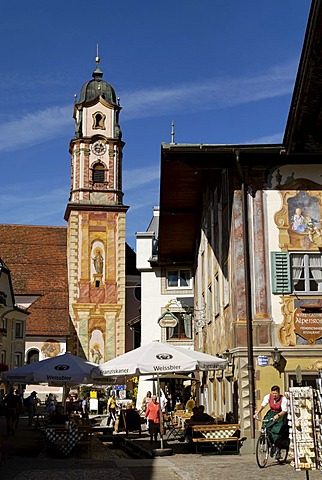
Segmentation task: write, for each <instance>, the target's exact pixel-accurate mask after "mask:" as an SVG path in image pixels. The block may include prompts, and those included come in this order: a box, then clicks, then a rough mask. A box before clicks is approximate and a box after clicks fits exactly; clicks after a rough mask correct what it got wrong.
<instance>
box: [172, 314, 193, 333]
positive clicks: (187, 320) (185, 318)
mask: <svg viewBox="0 0 322 480" xmlns="http://www.w3.org/2000/svg"><path fill="white" fill-rule="evenodd" d="M171 313H172V314H173V315H175V316H176V317H177V319H178V323H177V325H176V326H175V327H168V328H167V340H177V339H181V340H184V339H191V338H192V319H191V313H186V312H182V313H181V312H171Z"/></svg>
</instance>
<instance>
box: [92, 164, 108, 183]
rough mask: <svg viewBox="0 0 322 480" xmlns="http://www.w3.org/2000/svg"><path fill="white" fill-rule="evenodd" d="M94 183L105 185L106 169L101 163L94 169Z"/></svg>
mask: <svg viewBox="0 0 322 480" xmlns="http://www.w3.org/2000/svg"><path fill="white" fill-rule="evenodd" d="M92 180H93V183H103V182H104V180H105V168H104V165H102V164H101V163H97V164H96V165H94V167H93V172H92Z"/></svg>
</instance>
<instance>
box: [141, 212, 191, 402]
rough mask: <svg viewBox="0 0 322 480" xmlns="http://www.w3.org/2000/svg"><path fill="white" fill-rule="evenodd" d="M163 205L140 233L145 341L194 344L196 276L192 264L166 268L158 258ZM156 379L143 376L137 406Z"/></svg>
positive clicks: (143, 339)
mask: <svg viewBox="0 0 322 480" xmlns="http://www.w3.org/2000/svg"><path fill="white" fill-rule="evenodd" d="M158 232H159V208H158V207H154V209H153V217H152V219H151V222H150V224H149V226H148V228H147V231H146V232H138V233H137V234H136V265H137V269H138V270H139V271H140V272H141V345H144V344H146V343H150V342H153V341H160V342H163V343H166V342H169V343H171V344H173V345H180V346H184V347H186V348H194V340H193V338H194V326H193V322H192V319H193V277H192V270H191V267H190V265H188V266H185V265H181V266H180V267H179V268H177V267H175V266H171V267H169V268H163V267H162V266H160V265H159V262H158ZM148 390H150V391H152V390H153V383H152V382H151V381H150V382H149V381H147V380H145V379H144V378H143V377H141V378H140V380H139V387H138V396H137V406H139V407H140V406H141V402H142V399H143V398H144V396H145V395H146V392H147V391H148Z"/></svg>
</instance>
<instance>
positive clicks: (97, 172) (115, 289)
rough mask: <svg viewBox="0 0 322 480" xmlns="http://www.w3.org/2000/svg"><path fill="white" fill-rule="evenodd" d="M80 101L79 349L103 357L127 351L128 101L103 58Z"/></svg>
mask: <svg viewBox="0 0 322 480" xmlns="http://www.w3.org/2000/svg"><path fill="white" fill-rule="evenodd" d="M96 62H97V66H96V69H95V71H94V72H93V79H92V80H90V81H88V82H86V83H85V84H84V85H83V87H82V90H81V94H80V98H79V100H77V101H76V102H75V107H74V119H75V138H74V139H72V141H71V143H70V154H71V166H72V174H71V190H70V198H69V202H68V205H67V208H66V213H65V219H66V221H67V222H68V227H67V252H68V253H67V264H68V289H69V314H70V318H71V324H72V338H71V344H72V351H74V352H75V353H77V354H78V355H81V356H85V357H86V358H89V359H90V360H93V361H95V362H96V363H101V362H104V361H107V360H110V359H111V358H114V357H115V356H117V355H120V354H122V353H124V352H125V214H126V211H127V209H128V207H126V206H124V205H123V192H122V156H123V153H122V150H123V146H124V142H123V141H122V132H121V129H120V126H119V114H120V110H121V107H120V105H119V102H118V100H117V98H116V94H115V91H114V89H113V87H112V86H111V85H110V84H108V83H107V82H105V81H104V80H103V79H102V77H103V73H102V72H101V70H100V68H99V58H98V57H97V58H96Z"/></svg>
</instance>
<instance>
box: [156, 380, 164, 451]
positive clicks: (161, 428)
mask: <svg viewBox="0 0 322 480" xmlns="http://www.w3.org/2000/svg"><path fill="white" fill-rule="evenodd" d="M157 388H158V397H159V415H160V438H161V448H162V449H163V416H162V409H161V389H160V378H159V374H158V373H157Z"/></svg>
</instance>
